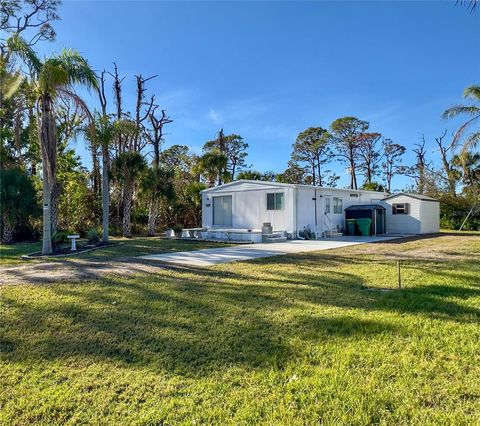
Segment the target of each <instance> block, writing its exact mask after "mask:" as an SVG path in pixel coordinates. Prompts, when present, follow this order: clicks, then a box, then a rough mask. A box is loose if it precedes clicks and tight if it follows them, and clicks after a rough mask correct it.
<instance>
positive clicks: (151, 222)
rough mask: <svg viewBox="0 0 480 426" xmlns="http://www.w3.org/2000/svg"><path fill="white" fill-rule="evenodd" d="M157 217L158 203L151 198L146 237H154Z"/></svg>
mask: <svg viewBox="0 0 480 426" xmlns="http://www.w3.org/2000/svg"><path fill="white" fill-rule="evenodd" d="M157 216H158V201H157V200H156V199H154V198H153V197H152V199H151V200H150V205H149V206H148V235H149V236H150V237H153V236H155V231H156V225H157Z"/></svg>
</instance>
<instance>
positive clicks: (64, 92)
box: [57, 87, 93, 122]
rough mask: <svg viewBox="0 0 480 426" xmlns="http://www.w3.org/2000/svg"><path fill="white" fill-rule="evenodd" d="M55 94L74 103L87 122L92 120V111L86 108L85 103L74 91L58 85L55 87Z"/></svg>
mask: <svg viewBox="0 0 480 426" xmlns="http://www.w3.org/2000/svg"><path fill="white" fill-rule="evenodd" d="M57 94H58V95H59V96H61V97H64V98H66V99H68V100H70V101H71V102H73V103H74V105H75V106H76V107H77V108H78V109H79V110H80V111H82V112H83V113H84V114H85V116H86V117H87V119H88V121H89V122H92V121H93V116H92V113H91V112H90V109H89V108H88V106H87V104H86V103H85V101H84V100H83V99H82V98H81V97H80V96H78V95H77V94H76V93H75V92H73V91H72V90H70V89H67V88H65V87H59V88H57Z"/></svg>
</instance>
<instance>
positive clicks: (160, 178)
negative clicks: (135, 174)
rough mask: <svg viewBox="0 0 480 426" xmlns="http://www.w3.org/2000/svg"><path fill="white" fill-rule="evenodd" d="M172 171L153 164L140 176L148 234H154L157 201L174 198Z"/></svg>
mask: <svg viewBox="0 0 480 426" xmlns="http://www.w3.org/2000/svg"><path fill="white" fill-rule="evenodd" d="M173 179H174V171H173V170H172V169H165V168H162V167H157V166H155V165H153V166H152V167H150V168H148V169H147V170H146V171H145V173H144V174H143V176H142V183H141V185H142V186H141V187H142V192H143V194H144V196H146V198H147V200H148V235H149V236H152V237H153V236H154V235H155V230H156V222H157V216H158V208H159V201H160V200H161V199H164V200H165V201H172V200H173V199H174V198H175V190H174V185H173Z"/></svg>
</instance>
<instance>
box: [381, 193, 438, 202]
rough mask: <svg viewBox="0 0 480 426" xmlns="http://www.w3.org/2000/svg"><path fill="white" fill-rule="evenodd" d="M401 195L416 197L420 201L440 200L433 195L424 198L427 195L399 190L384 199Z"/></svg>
mask: <svg viewBox="0 0 480 426" xmlns="http://www.w3.org/2000/svg"><path fill="white" fill-rule="evenodd" d="M400 196H404V197H410V198H414V199H416V200H419V201H433V202H435V203H439V202H440V201H439V200H436V199H435V198H432V197H428V198H423V197H427V196H426V195H423V196H420V194H410V193H408V192H397V193H396V194H392V195H389V196H388V197H387V198H385V199H384V200H390V199H392V198H395V197H400Z"/></svg>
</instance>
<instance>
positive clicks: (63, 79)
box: [38, 59, 68, 94]
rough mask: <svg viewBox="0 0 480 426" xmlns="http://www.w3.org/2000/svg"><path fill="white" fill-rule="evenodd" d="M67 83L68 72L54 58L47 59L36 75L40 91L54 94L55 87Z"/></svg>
mask: <svg viewBox="0 0 480 426" xmlns="http://www.w3.org/2000/svg"><path fill="white" fill-rule="evenodd" d="M67 84H68V73H67V71H66V70H65V69H63V68H62V67H61V66H59V64H58V63H57V62H56V61H55V60H54V59H47V60H46V61H45V63H44V64H43V66H42V68H41V70H40V74H39V76H38V86H39V88H40V90H41V91H42V92H50V93H52V94H55V93H56V91H57V88H59V87H61V86H65V85H67Z"/></svg>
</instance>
